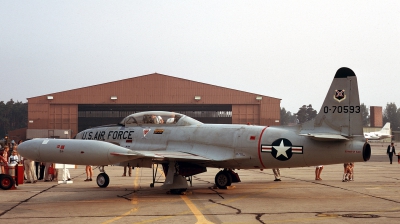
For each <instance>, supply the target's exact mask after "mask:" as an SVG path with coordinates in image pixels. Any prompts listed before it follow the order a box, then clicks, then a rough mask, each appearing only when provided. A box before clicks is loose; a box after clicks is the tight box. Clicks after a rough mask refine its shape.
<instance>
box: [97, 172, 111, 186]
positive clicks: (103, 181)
mask: <svg viewBox="0 0 400 224" xmlns="http://www.w3.org/2000/svg"><path fill="white" fill-rule="evenodd" d="M96 182H97V185H98V186H99V187H103V188H104V187H107V186H108V184H109V183H110V178H109V177H108V175H107V174H106V173H99V175H97V178H96Z"/></svg>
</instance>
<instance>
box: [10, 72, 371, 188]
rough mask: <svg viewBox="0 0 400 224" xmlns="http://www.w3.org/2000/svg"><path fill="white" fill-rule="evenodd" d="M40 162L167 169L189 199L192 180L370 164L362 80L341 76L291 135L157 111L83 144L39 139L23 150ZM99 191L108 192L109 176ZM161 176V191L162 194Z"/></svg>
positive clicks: (86, 136)
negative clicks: (212, 174) (316, 109)
mask: <svg viewBox="0 0 400 224" xmlns="http://www.w3.org/2000/svg"><path fill="white" fill-rule="evenodd" d="M18 151H19V152H20V154H21V155H22V156H24V157H26V158H29V159H32V160H34V161H42V162H57V163H64V164H78V165H88V164H90V165H100V166H105V165H110V164H116V163H118V164H120V165H125V164H128V163H129V164H130V165H131V166H136V167H149V168H151V167H153V169H154V166H153V164H154V165H162V167H163V170H164V173H165V175H166V177H165V181H164V184H163V185H162V187H163V188H165V189H169V190H171V191H173V192H181V191H185V190H186V189H187V187H188V183H187V179H186V178H187V177H190V176H192V175H196V174H199V173H202V172H206V171H207V167H215V168H220V169H221V170H220V171H219V172H218V173H217V174H216V175H215V184H216V186H217V187H219V188H226V187H227V186H230V185H231V184H232V183H233V182H240V178H239V174H238V173H236V172H235V170H236V169H270V168H287V167H305V166H315V165H326V164H338V163H346V162H360V161H367V160H369V158H370V155H371V147H370V145H369V144H368V142H366V141H365V138H364V135H363V128H362V118H361V108H360V100H359V95H358V85H357V77H356V75H355V74H354V72H353V71H352V70H351V69H349V68H340V69H339V70H338V71H337V72H336V74H335V77H334V79H333V81H332V84H331V86H330V88H329V90H328V93H327V94H326V97H325V101H324V103H323V105H322V107H321V109H320V112H319V113H318V115H317V116H316V118H315V119H313V120H310V121H308V122H306V123H303V124H298V125H297V126H291V127H283V126H276V127H265V126H253V125H240V124H204V123H201V122H199V121H197V120H195V119H193V118H191V117H188V116H186V115H183V114H179V113H174V112H162V111H149V112H140V113H135V114H132V115H129V116H127V117H126V118H124V119H123V120H122V121H121V122H120V123H119V124H116V125H108V126H101V127H95V128H90V129H87V130H84V131H82V132H80V133H78V134H77V135H76V137H75V139H43V138H38V139H33V140H29V141H26V142H24V143H22V144H21V145H19V146H18ZM101 171H102V172H101V173H100V174H99V175H98V176H97V179H96V181H97V184H98V186H99V187H107V186H108V184H109V177H108V175H107V174H106V173H105V171H104V167H103V169H101ZM154 177H155V176H154V172H153V183H152V184H151V185H150V186H151V187H154V179H155V178H154Z"/></svg>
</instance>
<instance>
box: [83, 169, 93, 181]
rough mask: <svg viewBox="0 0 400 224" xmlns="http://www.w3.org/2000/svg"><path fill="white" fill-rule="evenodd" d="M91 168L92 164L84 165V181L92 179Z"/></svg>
mask: <svg viewBox="0 0 400 224" xmlns="http://www.w3.org/2000/svg"><path fill="white" fill-rule="evenodd" d="M92 176H93V170H92V166H90V165H86V180H85V181H92Z"/></svg>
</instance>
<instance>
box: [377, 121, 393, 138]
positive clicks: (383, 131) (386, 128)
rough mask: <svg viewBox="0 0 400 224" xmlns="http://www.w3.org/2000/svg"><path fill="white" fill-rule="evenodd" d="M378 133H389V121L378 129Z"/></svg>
mask: <svg viewBox="0 0 400 224" xmlns="http://www.w3.org/2000/svg"><path fill="white" fill-rule="evenodd" d="M379 134H385V135H390V122H387V123H386V124H385V126H383V128H382V129H381V130H380V131H379Z"/></svg>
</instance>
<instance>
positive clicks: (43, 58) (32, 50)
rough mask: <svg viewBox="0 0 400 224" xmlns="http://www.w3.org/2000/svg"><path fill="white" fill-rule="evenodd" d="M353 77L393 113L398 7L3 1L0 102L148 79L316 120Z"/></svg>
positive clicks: (398, 99)
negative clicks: (165, 78) (219, 91)
mask: <svg viewBox="0 0 400 224" xmlns="http://www.w3.org/2000/svg"><path fill="white" fill-rule="evenodd" d="M340 67H349V68H351V69H352V70H353V71H354V72H355V73H356V75H357V77H358V83H359V90H360V100H361V102H362V103H364V104H365V105H367V106H382V107H385V106H386V104H387V103H388V102H395V103H396V105H397V106H398V107H400V1H397V0H396V1H366V0H362V1H348V0H346V1H337V0H335V1H321V0H317V1H297V0H296V1H265V0H263V1H234V0H229V1H161V0H160V1H149V0H145V1H81V0H79V1H71V0H69V1H14V0H12V1H11V0H10V1H9V0H2V1H0V75H1V83H2V85H1V87H0V93H1V94H0V101H5V102H7V101H8V100H10V99H11V98H12V99H13V100H14V101H17V100H18V101H22V102H26V101H27V100H26V99H27V98H30V97H35V96H40V95H45V94H49V93H54V92H61V91H65V90H70V89H75V88H80V87H85V86H91V85H95V84H100V83H105V82H110V81H116V80H120V79H126V78H131V77H136V76H141V75H146V74H150V73H154V72H157V73H161V74H165V75H170V76H175V77H180V78H185V79H189V80H194V81H198V82H203V83H208V84H213V85H218V86H223V87H228V88H232V89H238V90H242V91H246V92H251V93H256V94H261V95H266V96H271V97H275V98H280V99H282V101H281V107H285V108H286V109H287V110H289V111H291V112H297V110H298V108H299V107H301V106H302V105H304V104H312V105H313V107H314V109H316V110H318V111H319V110H320V107H321V104H322V101H323V100H324V97H325V95H326V93H327V91H328V88H329V86H330V84H331V81H332V79H333V77H334V74H335V72H336V70H337V69H338V68H340Z"/></svg>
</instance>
